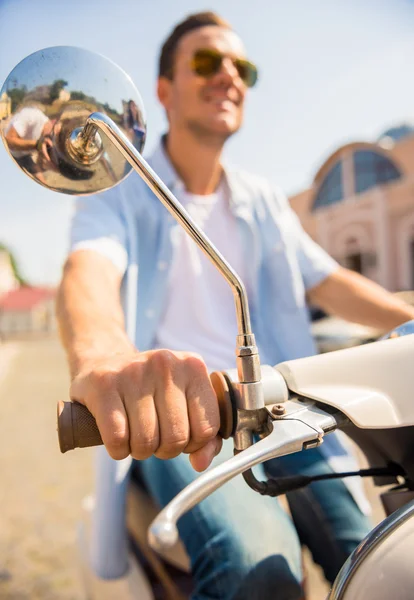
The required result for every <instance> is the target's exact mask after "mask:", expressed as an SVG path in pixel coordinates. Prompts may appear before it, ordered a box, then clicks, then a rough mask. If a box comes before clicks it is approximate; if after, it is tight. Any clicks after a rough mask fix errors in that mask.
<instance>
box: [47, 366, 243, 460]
mask: <svg viewBox="0 0 414 600" xmlns="http://www.w3.org/2000/svg"><path fill="white" fill-rule="evenodd" d="M210 381H211V384H212V386H213V389H214V391H215V393H216V396H217V401H218V405H219V412H220V430H219V433H220V435H221V437H222V438H223V439H227V438H229V437H230V436H231V435H232V433H233V428H234V418H233V406H234V400H233V391H232V386H231V382H230V380H229V379H228V377H227V375H226V374H224V373H221V372H218V371H216V372H214V373H212V374H211V375H210ZM57 431H58V437H59V446H60V451H61V452H62V453H65V452H67V451H68V450H74V449H75V448H87V447H89V446H100V445H102V444H103V441H102V438H101V434H100V433H99V429H98V426H97V424H96V421H95V418H94V416H93V415H92V413H90V412H89V410H88V409H87V408H86V406H84V405H83V404H80V403H79V402H62V401H61V402H59V403H58V405H57Z"/></svg>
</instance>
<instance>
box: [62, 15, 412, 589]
mask: <svg viewBox="0 0 414 600" xmlns="http://www.w3.org/2000/svg"><path fill="white" fill-rule="evenodd" d="M255 78H256V71H255V67H254V65H252V64H251V63H249V62H248V61H246V59H245V54H244V49H243V46H242V43H241V41H240V39H239V38H238V36H237V35H236V34H235V33H234V32H233V31H232V29H231V27H230V25H229V24H228V23H226V22H225V21H223V20H222V19H221V18H219V17H218V16H217V15H215V14H213V13H201V14H197V15H192V16H190V17H188V18H187V19H186V20H185V21H183V22H182V23H181V24H179V25H178V26H177V27H176V28H175V30H174V31H173V32H172V34H171V36H170V37H169V38H168V40H167V41H166V42H165V44H164V46H163V49H162V52H161V58H160V70H159V79H158V89H157V92H158V98H159V100H160V102H161V103H162V105H163V107H164V108H165V110H166V114H167V117H168V123H169V129H168V134H167V136H166V137H165V138H163V140H161V142H160V145H159V147H158V148H157V150H156V151H155V153H154V154H153V155H152V157H151V158H150V164H151V165H152V167H153V168H154V170H155V171H156V172H157V173H158V174H159V175H160V177H161V178H162V179H163V181H164V182H165V183H166V184H167V185H168V186H169V187H170V189H171V190H172V191H173V193H174V194H175V195H176V196H177V197H178V199H179V200H180V201H181V202H182V203H183V204H184V206H185V207H186V209H187V210H188V212H189V213H190V214H191V215H192V216H193V217H194V219H195V220H196V221H197V222H198V223H199V224H200V225H201V227H202V228H203V229H204V230H205V231H206V233H207V235H208V236H209V237H210V238H211V239H212V241H213V242H214V243H215V244H216V245H217V247H218V249H219V250H220V251H221V252H222V254H223V255H224V256H225V258H226V259H227V260H228V261H229V262H230V264H231V265H232V266H233V267H234V268H235V270H236V271H237V272H238V273H239V274H240V275H241V277H242V279H243V280H244V282H245V284H246V288H247V291H248V295H249V299H250V305H251V313H252V323H253V331H254V332H255V334H256V341H257V343H258V347H259V350H260V355H261V360H262V363H263V364H265V363H267V364H276V363H277V362H280V361H281V360H284V359H289V358H296V357H299V356H305V355H308V354H311V353H313V352H314V346H313V341H312V338H311V335H310V330H309V318H308V313H307V309H306V297H307V299H308V301H309V302H311V303H312V304H316V305H318V306H320V307H321V308H322V309H324V310H327V311H329V312H334V313H336V314H338V315H340V316H342V317H345V318H349V319H351V320H355V321H359V322H363V323H366V324H369V325H373V326H377V327H380V328H383V329H384V330H387V329H391V328H392V327H394V326H395V325H398V324H400V323H402V322H404V321H407V320H409V319H411V318H413V316H414V314H413V310H412V309H411V308H410V307H407V306H405V305H404V304H401V303H399V302H397V301H396V300H394V299H393V297H392V296H391V295H390V294H388V293H387V292H385V291H384V290H382V289H381V288H379V287H378V286H377V285H375V284H373V283H371V282H369V281H368V280H366V279H364V278H363V277H360V276H359V275H357V274H354V273H351V272H349V271H347V270H345V269H341V268H339V266H338V265H337V264H336V263H335V261H333V260H332V259H331V258H329V257H328V256H327V255H326V254H325V253H324V252H323V251H322V250H321V249H320V248H319V247H318V246H317V245H316V244H314V243H313V242H312V241H311V240H310V239H309V237H308V236H307V235H306V234H305V233H304V232H303V230H302V229H301V227H300V225H299V223H298V220H297V219H296V217H295V215H294V214H293V212H292V211H291V209H290V207H289V205H288V203H287V201H286V200H285V198H284V197H283V196H282V195H281V194H280V193H279V192H278V191H275V190H273V189H272V188H271V187H270V186H269V184H267V183H266V182H264V181H262V180H260V179H258V178H256V177H253V176H251V175H247V174H245V173H240V172H235V171H232V170H231V169H224V168H223V166H222V162H221V153H222V149H223V146H224V143H225V141H226V140H227V139H228V138H229V137H230V136H231V135H232V134H234V133H235V132H236V131H237V130H238V129H239V127H240V125H241V122H242V116H243V106H244V100H245V97H246V93H247V89H248V87H249V86H251V85H252V84H254V82H255ZM135 264H136V265H137V266H138V277H137V286H138V288H137V289H138V306H137V322H136V328H134V331H133V332H132V338H133V340H134V343H133V342H131V341H130V340H129V339H128V337H127V335H126V332H125V328H124V317H123V312H122V309H121V302H120V290H123V277H124V274H125V273H126V271H127V269H128V268H129V267H128V266H130V265H135ZM125 301H126V300H125V298H124V302H125ZM58 316H59V322H60V328H61V332H62V338H63V342H64V344H65V347H66V349H67V353H68V357H69V362H70V367H71V373H72V378H73V379H72V385H71V397H72V398H73V399H75V400H77V401H80V402H82V403H84V404H85V405H86V406H87V407H88V408H89V410H90V411H91V412H92V414H93V415H94V417H95V418H96V421H97V424H98V427H99V429H100V432H101V435H102V439H103V441H104V443H105V446H106V448H107V450H108V452H109V454H110V455H111V456H112V457H113V458H115V459H122V458H124V457H126V456H128V455H129V454H131V455H132V456H133V457H134V458H135V459H138V460H139V461H142V462H140V463H139V466H140V470H141V474H142V476H143V477H144V480H145V482H146V484H147V486H148V488H149V490H150V492H151V493H152V494H153V495H154V497H155V498H156V499H157V501H158V502H159V503H160V504H165V503H166V502H168V501H169V500H171V498H172V497H173V496H175V495H176V494H177V493H178V492H179V491H180V490H181V489H182V488H183V487H184V486H185V485H187V484H188V483H189V482H190V481H191V480H192V479H194V477H195V472H194V470H193V469H192V467H193V468H194V469H195V470H197V471H202V470H204V469H205V468H207V467H208V466H209V464H210V463H211V461H212V460H213V458H214V456H215V455H216V454H217V453H218V452H219V451H220V447H221V442H220V439H219V438H218V436H217V432H218V428H219V417H218V409H217V403H216V400H215V397H214V393H213V390H212V387H211V385H210V381H209V377H208V372H209V371H211V370H214V369H220V370H221V369H226V368H230V367H233V366H234V362H235V359H234V345H235V339H236V334H237V329H236V319H235V311H234V304H233V297H232V293H231V290H230V289H229V288H228V286H227V284H226V282H225V281H224V280H223V279H222V278H221V276H220V275H219V274H218V273H217V272H216V270H215V269H214V267H213V266H212V265H211V264H210V263H209V261H208V260H207V258H206V257H204V255H203V254H202V253H201V252H200V251H199V250H198V248H197V247H196V246H195V244H194V243H193V242H192V240H190V238H189V237H188V236H187V235H186V234H185V232H184V231H183V230H182V229H181V228H180V227H179V226H178V225H177V224H176V223H175V221H174V219H173V218H172V217H171V216H170V215H169V214H168V212H167V211H166V209H165V208H164V207H163V206H162V205H161V203H160V202H159V201H158V200H157V199H156V198H155V196H154V195H153V194H152V192H151V191H150V190H149V189H148V188H147V186H146V185H145V184H144V183H143V182H142V181H141V179H140V178H139V177H138V176H137V175H135V174H132V175H131V177H129V178H128V179H127V180H126V181H125V182H124V183H123V184H121V185H120V186H118V187H116V188H114V189H113V190H111V191H109V192H106V193H105V194H101V195H100V196H99V197H93V198H88V199H86V200H82V201H81V203H80V206H79V209H78V212H77V214H76V216H75V218H74V223H73V233H72V251H71V254H70V256H69V259H68V261H67V264H66V266H65V271H64V276H63V280H62V284H61V287H60V292H59V299H58ZM166 348H167V349H166ZM183 453H187V454H189V455H190V461H191V465H192V467H191V466H190V464H189V462H188V460H187V459H186V457H185V456H184V455H183ZM159 459H173V460H168V461H167V460H159ZM267 468H268V470H269V472H271V473H272V474H276V475H277V474H278V473H281V472H283V473H292V472H299V471H302V472H306V473H308V474H313V473H315V472H322V471H327V470H329V469H330V467H329V465H328V463H327V462H326V461H325V460H324V458H323V455H322V453H321V451H320V449H318V448H317V449H314V450H309V451H307V452H306V453H305V452H304V453H300V454H299V455H294V456H293V458H292V457H286V460H285V459H279V460H278V461H270V463H269V465H268V467H267ZM289 501H290V503H291V510H292V516H293V519H294V522H295V525H296V528H297V531H298V532H299V534H300V537H301V540H302V541H303V542H305V543H306V544H308V545H309V547H310V548H311V550H312V552H313V554H314V556H315V558H316V559H317V560H319V562H320V563H321V564H322V565H323V568H324V570H325V574H326V575H327V577H328V578H329V579H330V580H332V579H333V578H334V577H335V575H336V573H337V571H338V569H339V568H340V566H341V565H342V563H343V561H344V560H345V558H346V556H347V555H348V554H349V552H350V551H352V550H353V549H354V548H355V547H356V545H357V544H358V543H359V541H360V540H361V539H362V537H363V536H364V535H365V534H366V533H367V531H368V529H369V523H368V521H367V519H366V518H365V516H364V515H363V514H362V513H361V511H360V509H359V508H358V506H357V504H356V503H355V501H354V500H353V498H352V497H351V495H350V494H349V492H348V489H347V488H346V487H345V485H344V484H343V483H342V482H341V481H329V482H319V483H318V484H314V485H313V486H312V487H311V489H310V490H308V491H307V493H306V494H304V495H300V494H292V495H291V496H290V497H289ZM179 528H180V535H181V538H182V540H183V542H184V544H185V546H186V549H187V551H188V553H189V555H190V559H191V564H192V574H193V578H194V584H195V589H194V594H193V596H192V598H193V600H203V599H207V598H218V599H226V600H227V599H232V600H235V599H237V600H241V599H244V598H248V599H249V600H251V599H252V598H260V599H266V598H272V599H279V600H282V599H283V600H296V599H298V598H301V597H302V594H303V592H302V588H301V579H302V574H301V567H300V562H301V556H300V545H299V541H298V537H297V534H296V532H295V529H294V527H293V524H292V521H291V520H290V519H289V518H288V517H287V516H286V514H285V512H284V511H283V510H282V509H281V508H280V506H279V504H278V502H277V501H276V500H274V499H271V498H267V497H261V496H259V495H258V494H255V493H254V492H252V491H251V490H250V489H249V488H248V487H247V486H246V484H245V483H244V482H243V480H242V479H241V478H237V479H236V480H234V481H232V482H229V483H228V484H227V485H226V486H224V488H222V489H221V490H218V491H217V492H215V494H214V495H213V496H211V497H210V498H208V499H206V500H205V501H204V502H203V503H202V504H201V505H199V506H197V507H195V508H194V509H193V510H192V511H191V512H190V513H189V514H187V515H186V516H184V517H183V518H182V519H181V520H180V523H179Z"/></svg>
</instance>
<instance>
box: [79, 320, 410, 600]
mask: <svg viewBox="0 0 414 600" xmlns="http://www.w3.org/2000/svg"><path fill="white" fill-rule="evenodd" d="M404 329H405V331H406V332H407V330H408V331H414V324H413V323H411V325H410V326H409V327H408V326H407V325H406V326H403V327H402V328H400V330H401V331H403V330H404ZM401 331H400V332H401ZM412 356H414V336H413V335H405V336H403V337H396V338H395V339H387V340H383V341H379V342H375V343H372V344H367V345H365V346H361V347H356V348H351V349H346V350H339V351H336V352H332V353H328V354H323V355H319V356H315V357H309V358H304V359H298V360H294V361H287V362H284V363H281V364H279V365H277V366H276V367H275V368H276V370H277V371H278V372H279V373H281V374H282V376H283V377H284V379H285V380H286V383H287V384H288V387H289V389H290V391H291V392H294V393H296V394H299V395H301V396H304V397H308V398H309V397H312V398H313V399H315V400H318V401H319V402H321V403H323V404H326V405H327V406H331V407H334V408H338V409H340V410H341V412H343V413H344V414H345V415H346V416H347V417H348V418H349V419H350V420H351V421H352V422H353V424H354V425H355V427H354V428H353V432H349V433H350V434H351V435H352V433H354V434H355V431H357V432H358V433H359V435H357V436H356V437H357V438H358V441H359V442H360V445H361V446H362V447H364V443H363V440H364V434H365V436H366V437H367V439H368V452H367V454H368V456H369V444H370V435H379V436H380V437H379V439H381V436H382V434H383V433H382V432H384V431H385V430H388V431H389V432H391V433H395V432H397V434H398V433H399V435H398V437H399V439H400V440H402V445H401V449H399V448H398V447H395V448H393V449H392V451H391V455H392V457H393V458H394V455H395V456H396V457H397V458H396V460H398V458H399V457H400V456H402V455H403V454H404V449H405V450H406V449H407V448H406V446H407V444H406V440H405V436H404V435H401V434H406V433H408V432H409V431H411V430H409V429H405V428H407V427H411V426H414V407H412V406H411V403H410V393H411V391H412V389H414V369H410V366H411V363H412V359H411V357H412ZM266 369H267V368H266ZM266 369H264V371H266ZM231 375H232V376H234V373H231ZM393 381H396V382H397V384H396V385H395V386H393V385H392V382H393ZM321 382H322V383H321ZM342 388H343V392H342ZM271 389H272V388H271V386H268V387H267V391H266V394H268V395H271V393H272V392H271ZM275 393H276V394H277V395H278V399H280V394H281V391H280V389H279V390H278V391H277V392H275ZM352 393H353V402H352ZM331 395H332V398H333V400H332V402H331V401H330V398H331ZM372 398H377V399H378V405H377V410H372V404H371V403H372ZM321 406H322V404H321ZM367 407H368V408H367ZM352 437H355V436H354V435H352ZM410 437H411V439H414V438H413V437H412V431H411V433H410ZM413 446H414V442H413ZM109 460H111V459H109ZM374 461H375V462H374V463H373V464H375V465H378V464H379V463H378V461H377V460H375V459H374ZM411 469H412V470H413V471H414V463H413V464H412V465H411ZM201 477H202V476H201ZM137 492H138V490H135V491H133V492H132V493H131V495H130V498H129V502H130V504H135V511H136V512H135V516H132V515H131V513H130V514H129V516H128V523H129V525H128V526H129V528H130V529H133V530H134V532H135V535H137V534H136V531H137V530H139V531H140V538H141V542H142V541H144V543H145V538H144V531H145V530H146V528H147V527H148V526H149V524H150V520H151V518H152V517H154V516H155V511H156V508H155V507H154V505H153V504H152V503H151V501H150V500H149V498H148V497H147V496H145V495H142V492H141V495H140V496H139V495H137ZM138 494H139V492H138ZM398 494H399V493H398V492H395V494H394V495H398ZM404 494H405V492H403V493H402V495H404ZM412 498H413V495H412V494H411V493H408V494H407V496H406V497H404V500H403V504H404V503H405V502H409V501H410V499H411V502H409V503H408V504H406V505H405V506H403V508H401V509H399V510H397V511H396V512H395V513H393V514H392V515H390V516H389V517H387V518H386V519H385V520H384V521H383V522H382V523H381V524H380V525H379V526H378V527H377V528H376V529H374V530H373V532H371V534H370V535H369V536H367V538H366V539H365V540H364V541H363V542H362V543H361V545H360V547H359V548H358V549H357V550H356V551H355V552H354V553H353V554H352V555H351V557H350V558H349V559H348V561H347V563H346V564H345V566H344V568H343V570H342V571H341V573H340V574H339V575H338V578H337V580H336V582H335V585H334V586H333V588H332V590H331V592H330V595H329V600H339V599H341V600H359V599H361V600H362V599H363V600H374V599H375V600H389V598H390V597H392V596H390V590H393V591H394V592H395V585H396V581H398V593H399V594H400V595H399V596H398V598H401V599H402V600H409V599H411V598H412V589H414V573H413V572H412V569H411V562H412V549H413V548H414V545H413V544H414V501H413V500H412ZM138 510H139V511H140V514H137V511H138ZM133 523H134V524H133ZM100 533H102V531H100ZM361 548H363V549H368V551H367V550H365V551H364V552H362V551H361ZM158 550H159V548H158ZM166 552H167V551H166V550H163V551H162V554H163V557H164V558H165V559H166V560H170V561H171V557H172V556H173V557H174V558H173V562H175V564H176V565H177V566H181V567H182V569H183V570H186V571H188V568H189V565H188V558H187V556H186V554H185V550H184V549H183V547H182V545H181V543H179V544H178V545H176V546H175V547H173V552H172V554H171V549H170V553H169V554H168V553H166ZM177 552H178V554H177ZM177 556H179V557H180V558H179V559H178V560H177ZM84 566H85V563H84ZM129 568H130V569H131V570H130V571H129V572H127V573H126V574H125V575H124V576H123V577H121V578H119V579H118V580H116V579H115V580H112V581H111V583H110V586H113V588H114V589H115V581H118V583H119V586H120V587H119V589H120V590H121V586H122V590H123V589H124V588H128V594H130V595H126V596H123V597H125V598H126V599H128V600H129V599H130V600H137V599H138V598H140V599H141V598H142V599H144V598H145V600H147V598H148V600H153V597H152V596H151V591H150V590H149V588H148V585H145V583H142V586H141V587H140V588H138V589H139V593H138V592H137V591H136V590H137V588H136V587H135V589H134V591H132V592H130V591H129V590H130V589H133V588H134V586H132V585H129V582H130V581H136V579H137V571H138V572H139V569H140V567H139V564H137V563H136V561H135V559H134V557H133V556H130V567H129ZM91 572H92V571H90V573H91ZM143 576H144V575H143V573H142V570H141V577H143ZM91 581H94V582H95V586H97V589H99V595H91V600H95V598H96V599H97V598H98V597H99V598H108V600H109V599H111V600H112V598H115V593H114V592H113V591H112V589H110V586H109V585H108V586H107V587H105V585H106V583H104V582H105V581H108V580H107V579H106V578H105V577H104V578H100V577H97V576H94V577H91V576H89V583H91ZM128 585H129V587H128ZM104 590H106V592H107V593H108V594H109V595H108V596H106V595H102V594H103V591H104ZM123 593H124V592H123ZM144 593H145V594H146V596H144Z"/></svg>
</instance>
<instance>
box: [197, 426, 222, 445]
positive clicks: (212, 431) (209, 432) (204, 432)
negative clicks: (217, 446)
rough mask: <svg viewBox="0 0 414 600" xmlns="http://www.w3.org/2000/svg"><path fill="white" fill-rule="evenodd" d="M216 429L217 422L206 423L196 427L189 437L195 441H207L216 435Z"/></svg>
mask: <svg viewBox="0 0 414 600" xmlns="http://www.w3.org/2000/svg"><path fill="white" fill-rule="evenodd" d="M218 430H219V426H218V424H217V425H216V424H213V423H206V424H205V425H201V426H200V427H198V428H197V430H196V431H195V432H194V433H192V435H191V439H192V440H193V441H194V442H197V443H203V442H208V441H209V440H211V439H213V438H215V437H216V435H217V433H218Z"/></svg>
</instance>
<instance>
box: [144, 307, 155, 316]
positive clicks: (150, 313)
mask: <svg viewBox="0 0 414 600" xmlns="http://www.w3.org/2000/svg"><path fill="white" fill-rule="evenodd" d="M145 316H146V317H147V319H152V318H153V316H154V311H153V310H152V308H149V309H148V310H146V311H145Z"/></svg>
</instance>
